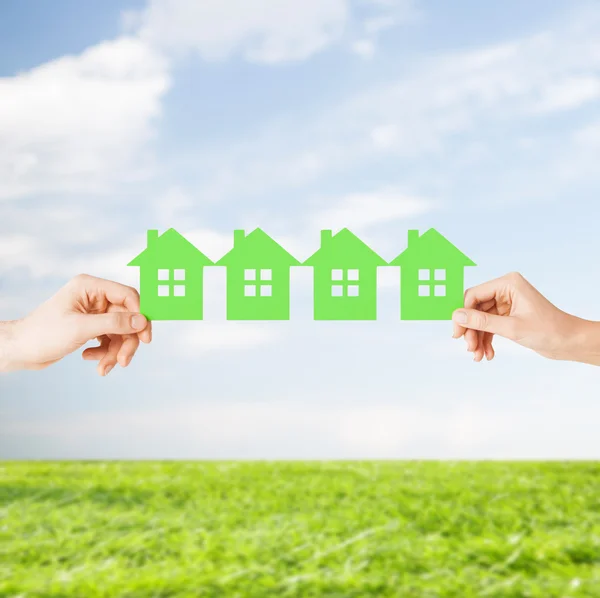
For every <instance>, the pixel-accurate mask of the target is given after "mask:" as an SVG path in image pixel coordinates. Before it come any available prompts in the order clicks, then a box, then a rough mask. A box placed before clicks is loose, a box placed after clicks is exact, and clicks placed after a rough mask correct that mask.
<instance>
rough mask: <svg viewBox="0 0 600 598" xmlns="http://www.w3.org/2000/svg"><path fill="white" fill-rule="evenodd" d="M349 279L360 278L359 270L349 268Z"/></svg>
mask: <svg viewBox="0 0 600 598" xmlns="http://www.w3.org/2000/svg"><path fill="white" fill-rule="evenodd" d="M348 280H358V270H348Z"/></svg>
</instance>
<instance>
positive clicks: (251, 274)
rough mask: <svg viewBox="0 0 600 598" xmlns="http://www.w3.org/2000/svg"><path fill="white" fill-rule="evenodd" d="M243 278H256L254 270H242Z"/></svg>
mask: <svg viewBox="0 0 600 598" xmlns="http://www.w3.org/2000/svg"><path fill="white" fill-rule="evenodd" d="M244 280H256V270H244Z"/></svg>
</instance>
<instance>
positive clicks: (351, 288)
mask: <svg viewBox="0 0 600 598" xmlns="http://www.w3.org/2000/svg"><path fill="white" fill-rule="evenodd" d="M348 297H358V285H357V284H351V285H348Z"/></svg>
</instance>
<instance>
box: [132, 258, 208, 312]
mask: <svg viewBox="0 0 600 598" xmlns="http://www.w3.org/2000/svg"><path fill="white" fill-rule="evenodd" d="M158 264H159V265H158V266H155V265H152V267H150V266H142V267H141V268H140V271H141V273H140V297H141V298H140V303H141V313H142V314H144V315H145V316H146V317H147V318H148V319H149V320H202V318H203V269H202V267H198V266H194V265H190V264H185V263H184V264H177V265H175V266H173V265H172V264H165V263H164V262H160V261H159V262H158ZM175 268H184V269H185V270H186V281H185V287H186V289H185V297H173V296H169V297H159V296H158V285H159V284H160V283H161V281H159V280H158V270H159V269H168V270H172V269H175Z"/></svg>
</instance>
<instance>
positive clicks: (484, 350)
mask: <svg viewBox="0 0 600 598" xmlns="http://www.w3.org/2000/svg"><path fill="white" fill-rule="evenodd" d="M452 320H453V322H454V334H453V337H454V338H460V337H461V336H464V339H465V341H466V342H467V350H468V351H471V352H472V353H473V354H474V360H475V361H477V362H479V361H481V360H482V359H483V357H484V355H485V357H486V358H487V359H488V361H489V360H491V359H493V357H494V348H493V346H492V342H493V337H494V334H497V335H499V336H502V337H505V338H507V339H510V340H512V341H515V342H516V343H519V344H520V345H522V346H524V347H527V348H529V349H533V350H534V351H536V352H537V353H539V354H540V355H542V356H544V357H547V358H549V359H562V360H568V361H581V362H584V363H590V364H594V365H600V324H599V323H598V322H591V321H589V320H583V319H581V318H578V317H576V316H573V315H570V314H568V313H566V312H564V311H562V310H560V309H558V308H557V307H556V306H555V305H553V304H552V303H550V301H548V300H547V299H546V298H545V297H544V296H543V295H542V294H541V293H540V292H539V291H538V290H537V289H535V288H534V287H533V286H532V285H531V284H530V283H529V282H527V280H525V279H524V278H523V276H521V275H520V274H517V273H511V274H507V275H506V276H502V277H501V278H497V279H496V280H492V281H490V282H486V283H484V284H481V285H479V286H476V287H474V288H472V289H469V290H468V291H467V292H466V293H465V307H464V309H463V308H461V309H458V310H456V311H455V312H454V314H453V316H452Z"/></svg>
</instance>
